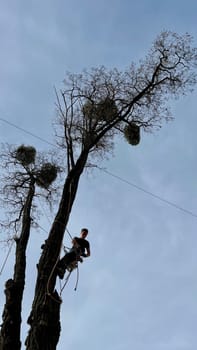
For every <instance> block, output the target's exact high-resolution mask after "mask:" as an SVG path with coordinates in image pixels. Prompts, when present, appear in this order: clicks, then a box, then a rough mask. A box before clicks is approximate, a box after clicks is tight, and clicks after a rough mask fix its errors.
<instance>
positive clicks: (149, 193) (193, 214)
mask: <svg viewBox="0 0 197 350" xmlns="http://www.w3.org/2000/svg"><path fill="white" fill-rule="evenodd" d="M0 120H1V121H3V122H4V123H7V124H8V125H10V126H12V127H14V128H16V129H18V130H20V131H23V132H24V133H26V134H28V135H31V136H33V137H34V138H37V139H38V140H40V141H42V142H45V143H47V144H49V145H50V146H53V147H57V148H60V146H57V145H55V144H52V143H51V142H48V141H47V140H45V139H44V138H42V137H40V136H38V135H36V134H34V133H32V132H30V131H28V130H26V129H24V128H21V127H19V126H17V125H16V124H14V123H11V122H9V121H7V120H6V119H3V118H0ZM97 168H98V169H99V170H101V171H103V172H105V173H106V174H108V175H110V176H112V177H114V178H116V179H117V180H119V181H122V182H124V183H126V184H127V185H129V186H132V187H134V188H136V189H137V190H139V191H141V192H144V193H146V194H147V195H149V196H152V197H154V198H156V199H158V200H160V201H161V202H163V203H165V204H168V205H170V206H172V207H174V208H176V209H178V210H181V211H182V212H184V213H185V214H188V215H190V216H193V217H196V218H197V214H195V213H193V212H192V211H190V210H188V209H185V208H183V207H181V206H179V205H178V204H176V203H173V202H171V201H169V200H167V199H165V198H163V197H161V196H159V195H157V194H154V193H153V192H151V191H148V190H146V189H144V188H142V187H140V186H138V185H136V184H134V183H132V182H130V181H128V180H126V179H123V178H122V177H120V176H118V175H115V174H113V173H112V172H110V171H108V170H106V169H104V168H101V167H99V166H97Z"/></svg>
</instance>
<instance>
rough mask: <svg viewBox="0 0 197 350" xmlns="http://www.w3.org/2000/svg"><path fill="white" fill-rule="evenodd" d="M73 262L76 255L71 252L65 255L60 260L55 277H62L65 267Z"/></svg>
mask: <svg viewBox="0 0 197 350" xmlns="http://www.w3.org/2000/svg"><path fill="white" fill-rule="evenodd" d="M74 261H76V254H75V252H73V251H72V252H68V253H66V254H65V255H64V257H63V258H62V259H60V261H59V262H58V264H57V268H56V269H57V275H58V276H59V278H60V279H62V278H63V277H64V274H65V271H66V268H67V266H68V265H69V264H71V263H72V262H74Z"/></svg>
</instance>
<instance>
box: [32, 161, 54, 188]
mask: <svg viewBox="0 0 197 350" xmlns="http://www.w3.org/2000/svg"><path fill="white" fill-rule="evenodd" d="M57 173H58V167H57V166H56V165H54V164H51V163H45V164H43V165H42V167H41V169H40V170H39V171H38V173H37V176H36V183H37V185H38V186H40V187H42V188H48V187H49V186H50V185H51V184H52V183H53V182H54V181H55V179H56V177H57Z"/></svg>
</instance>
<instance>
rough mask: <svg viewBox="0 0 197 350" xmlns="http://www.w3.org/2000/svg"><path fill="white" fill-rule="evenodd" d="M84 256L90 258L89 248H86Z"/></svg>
mask: <svg viewBox="0 0 197 350" xmlns="http://www.w3.org/2000/svg"><path fill="white" fill-rule="evenodd" d="M86 252H87V253H86V254H84V256H85V258H88V257H89V256H90V246H89V247H87V248H86Z"/></svg>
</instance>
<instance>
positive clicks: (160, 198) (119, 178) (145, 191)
mask: <svg viewBox="0 0 197 350" xmlns="http://www.w3.org/2000/svg"><path fill="white" fill-rule="evenodd" d="M98 168H99V169H100V170H101V171H103V172H105V173H106V174H108V175H110V176H112V177H114V178H116V179H118V180H120V181H122V182H124V183H126V184H127V185H129V186H132V187H134V188H136V189H137V190H139V191H141V192H144V193H146V194H148V195H149V196H152V197H154V198H156V199H159V200H160V201H162V202H164V203H166V204H168V205H171V206H172V207H174V208H176V209H179V210H181V211H183V212H184V213H186V214H189V215H191V216H194V217H196V218H197V214H195V213H193V212H192V211H190V210H187V209H185V208H182V207H180V206H179V205H178V204H176V203H173V202H171V201H169V200H167V199H165V198H163V197H160V196H158V195H157V194H154V193H153V192H150V191H147V190H145V189H144V188H142V187H140V186H138V185H136V184H134V183H132V182H130V181H128V180H126V179H123V178H122V177H120V176H118V175H115V174H113V173H111V172H110V171H108V170H106V169H103V168H100V167H98Z"/></svg>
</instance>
